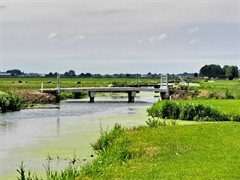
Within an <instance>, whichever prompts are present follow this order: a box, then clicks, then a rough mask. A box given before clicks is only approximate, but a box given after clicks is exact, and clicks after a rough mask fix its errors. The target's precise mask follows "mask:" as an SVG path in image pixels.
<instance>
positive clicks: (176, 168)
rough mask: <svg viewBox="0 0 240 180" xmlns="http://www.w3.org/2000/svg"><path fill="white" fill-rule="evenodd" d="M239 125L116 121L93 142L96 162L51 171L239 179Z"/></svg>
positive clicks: (70, 175) (71, 175) (60, 175)
mask: <svg viewBox="0 0 240 180" xmlns="http://www.w3.org/2000/svg"><path fill="white" fill-rule="evenodd" d="M239 130H240V123H233V122H229V123H208V124H198V125H187V126H180V125H175V126H173V125H172V126H162V127H158V128H151V127H147V126H145V127H139V128H133V129H127V130H126V129H122V128H121V127H120V126H115V128H114V129H113V130H112V131H110V132H108V133H104V134H102V136H101V137H100V139H99V140H98V141H97V142H96V143H95V144H94V145H93V148H94V149H95V150H96V151H97V152H98V156H97V158H96V159H95V160H94V161H93V162H92V163H90V164H87V165H85V166H84V167H82V168H80V167H79V166H77V165H76V166H75V165H74V163H71V165H70V166H69V168H67V169H65V170H64V171H61V172H60V171H59V172H54V171H52V172H50V171H47V173H48V178H49V179H51V180H52V179H238V178H240V173H239V168H240V156H239V148H240V139H239ZM35 178H36V176H35ZM33 179H34V178H33Z"/></svg>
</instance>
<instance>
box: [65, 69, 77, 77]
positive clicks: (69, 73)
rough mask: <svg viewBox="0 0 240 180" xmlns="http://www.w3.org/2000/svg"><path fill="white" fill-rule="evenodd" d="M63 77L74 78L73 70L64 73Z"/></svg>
mask: <svg viewBox="0 0 240 180" xmlns="http://www.w3.org/2000/svg"><path fill="white" fill-rule="evenodd" d="M64 76H66V77H75V76H76V73H75V71H74V70H69V71H68V72H65V73H64Z"/></svg>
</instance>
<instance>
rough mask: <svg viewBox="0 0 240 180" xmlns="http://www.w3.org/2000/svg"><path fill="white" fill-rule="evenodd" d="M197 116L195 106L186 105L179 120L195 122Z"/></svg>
mask: <svg viewBox="0 0 240 180" xmlns="http://www.w3.org/2000/svg"><path fill="white" fill-rule="evenodd" d="M195 116H196V111H195V107H194V105H193V104H185V105H183V106H182V107H181V113H180V116H179V118H180V119H182V120H193V119H194V117H195Z"/></svg>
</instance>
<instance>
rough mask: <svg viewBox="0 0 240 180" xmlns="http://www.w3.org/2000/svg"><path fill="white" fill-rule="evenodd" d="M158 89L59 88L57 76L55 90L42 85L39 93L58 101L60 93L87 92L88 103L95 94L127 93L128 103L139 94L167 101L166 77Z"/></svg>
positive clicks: (168, 91) (93, 98) (162, 78)
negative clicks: (51, 96)
mask: <svg viewBox="0 0 240 180" xmlns="http://www.w3.org/2000/svg"><path fill="white" fill-rule="evenodd" d="M159 85H160V87H159V88H156V87H150V88H149V87H78V88H61V87H60V76H59V74H58V77H57V88H49V89H43V84H42V88H41V90H40V91H41V92H43V93H49V94H53V95H55V96H56V100H57V101H58V102H59V101H60V94H61V93H62V92H69V93H75V94H77V93H81V92H88V96H89V98H90V100H89V102H94V100H95V94H96V93H127V94H128V102H134V101H135V97H136V94H137V93H139V92H154V93H159V95H160V99H169V98H170V90H169V84H168V76H163V75H162V76H161V83H160V84H159Z"/></svg>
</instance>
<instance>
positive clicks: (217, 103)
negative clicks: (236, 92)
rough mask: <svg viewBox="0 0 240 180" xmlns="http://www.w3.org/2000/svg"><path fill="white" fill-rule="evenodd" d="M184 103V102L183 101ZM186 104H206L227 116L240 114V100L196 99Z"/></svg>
mask: <svg viewBox="0 0 240 180" xmlns="http://www.w3.org/2000/svg"><path fill="white" fill-rule="evenodd" d="M182 101H183V100H182ZM184 102H193V103H199V104H204V105H207V106H210V107H213V108H216V109H218V110H219V111H221V112H223V113H227V114H240V108H239V107H240V100H239V99H208V100H204V99H195V100H187V101H184Z"/></svg>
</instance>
